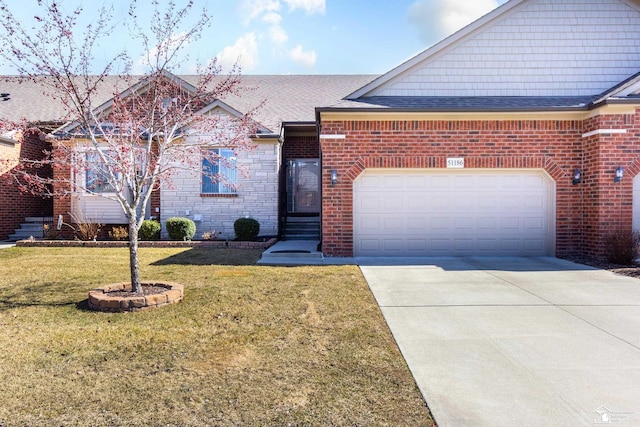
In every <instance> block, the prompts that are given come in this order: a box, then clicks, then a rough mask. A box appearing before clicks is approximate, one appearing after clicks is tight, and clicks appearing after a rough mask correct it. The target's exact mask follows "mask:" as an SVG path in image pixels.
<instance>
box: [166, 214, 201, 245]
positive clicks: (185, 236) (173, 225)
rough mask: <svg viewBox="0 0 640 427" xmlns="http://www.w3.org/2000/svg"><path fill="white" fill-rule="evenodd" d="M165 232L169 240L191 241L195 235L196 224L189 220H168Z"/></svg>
mask: <svg viewBox="0 0 640 427" xmlns="http://www.w3.org/2000/svg"><path fill="white" fill-rule="evenodd" d="M167 232H168V233H169V238H171V240H191V239H192V238H193V235H194V234H196V223H195V222H193V221H191V220H190V219H189V218H169V219H167Z"/></svg>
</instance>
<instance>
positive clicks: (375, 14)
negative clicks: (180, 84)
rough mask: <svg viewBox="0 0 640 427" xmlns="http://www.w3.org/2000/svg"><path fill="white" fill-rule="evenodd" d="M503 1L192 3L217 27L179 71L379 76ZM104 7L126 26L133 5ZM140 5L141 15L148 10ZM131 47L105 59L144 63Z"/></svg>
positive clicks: (17, 3)
mask: <svg viewBox="0 0 640 427" xmlns="http://www.w3.org/2000/svg"><path fill="white" fill-rule="evenodd" d="M6 1H7V3H8V4H9V7H10V8H12V9H13V10H15V13H16V14H18V15H20V16H22V17H23V19H26V20H29V19H30V18H31V17H32V15H33V14H34V12H33V10H35V7H34V8H31V7H25V6H26V5H27V4H29V3H33V4H34V6H35V3H36V1H35V0H6ZM160 1H161V3H162V1H164V0H160ZM505 1H506V0H237V1H234V0H194V3H195V8H194V12H195V13H194V14H195V15H197V11H199V10H201V9H202V8H203V7H206V9H207V10H208V12H209V14H210V16H211V18H212V19H211V25H210V27H209V28H207V30H206V32H205V34H204V36H203V38H202V39H201V40H198V41H194V42H192V43H191V44H190V45H189V52H190V59H189V61H187V62H185V63H184V64H183V65H182V66H181V67H180V69H179V70H175V71H178V72H182V73H188V72H191V71H193V70H194V69H195V65H194V64H195V60H196V59H197V60H198V61H200V62H206V61H207V60H209V59H210V58H213V57H217V58H218V60H219V61H220V62H221V64H223V65H225V66H227V65H229V64H231V63H233V62H234V61H235V60H236V59H237V58H240V63H241V65H242V72H243V73H244V74H380V73H384V72H386V71H389V70H390V69H392V68H393V67H395V66H397V65H399V64H400V63H402V62H404V61H405V60H407V59H409V58H411V57H412V56H414V55H415V54H417V53H419V52H421V51H422V50H424V49H426V48H427V47H429V46H430V45H432V44H433V43H436V42H438V41H439V40H441V39H442V38H444V37H446V36H447V35H449V34H451V33H453V32H455V31H456V30H458V29H459V28H461V27H462V26H464V25H466V24H468V23H469V22H471V21H473V20H474V19H476V18H478V17H480V16H482V15H484V14H486V13H488V12H489V11H491V10H492V9H494V8H496V7H498V6H499V5H500V4H502V3H505ZM176 2H177V3H178V4H183V3H184V0H176ZM59 3H60V4H62V6H63V7H64V8H66V9H68V10H72V9H73V6H74V5H76V4H78V3H80V4H83V5H84V8H85V15H86V16H87V17H90V16H91V15H92V13H93V14H95V10H96V9H97V5H99V4H101V3H100V0H59ZM102 3H103V4H106V5H112V6H113V8H114V18H115V19H116V20H118V21H121V22H122V21H125V20H126V19H127V11H128V6H127V5H128V3H129V2H128V0H103V2H102ZM140 4H141V6H140V9H141V15H142V14H144V12H143V11H144V9H145V7H146V5H147V2H146V1H144V0H140ZM24 22H26V21H24ZM180 30H181V29H179V28H177V29H176V33H179V32H180ZM130 43H131V42H130V37H129V36H128V35H127V34H126V31H117V32H115V33H114V34H113V36H112V38H111V39H110V40H109V41H108V43H105V44H104V46H103V49H105V53H104V54H105V55H108V54H109V52H110V50H109V49H113V47H118V48H120V47H125V46H126V47H127V48H128V49H129V50H130V53H131V55H132V56H133V57H136V55H138V56H139V55H140V54H141V53H142V52H140V51H139V50H137V47H136V46H133V45H127V44H130ZM98 56H99V55H98ZM0 70H1V71H3V72H5V73H6V72H7V71H8V70H6V69H2V68H1V67H0Z"/></svg>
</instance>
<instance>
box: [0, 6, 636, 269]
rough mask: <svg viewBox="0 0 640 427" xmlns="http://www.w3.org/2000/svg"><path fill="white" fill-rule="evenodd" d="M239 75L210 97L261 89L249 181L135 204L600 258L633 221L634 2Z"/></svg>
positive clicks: (204, 221) (329, 248) (378, 244)
mask: <svg viewBox="0 0 640 427" xmlns="http://www.w3.org/2000/svg"><path fill="white" fill-rule="evenodd" d="M114 78H117V77H114ZM181 78H182V79H184V80H185V81H186V82H188V81H189V79H190V78H194V77H193V76H181ZM243 78H244V80H245V83H246V84H247V85H249V86H252V87H255V88H256V90H255V91H252V92H251V93H250V95H249V96H247V97H243V98H238V99H234V98H230V99H224V100H221V101H222V102H223V103H224V105H225V106H226V107H229V108H230V109H232V110H236V111H239V112H242V111H243V109H245V108H246V107H247V106H248V105H252V104H253V103H255V101H256V99H264V100H265V101H266V103H267V104H266V107H265V108H264V110H263V111H262V112H261V115H260V117H259V118H258V121H259V123H260V125H261V129H262V131H261V132H260V133H257V134H256V135H254V140H255V142H256V143H257V146H258V147H259V148H258V149H257V150H256V151H255V152H254V153H253V155H249V156H247V158H244V159H239V158H238V159H236V161H237V162H244V163H245V164H246V165H248V166H249V170H251V171H252V172H250V175H249V180H248V181H246V182H241V181H240V178H238V186H239V187H238V188H239V190H238V193H237V194H234V195H233V196H232V197H230V196H229V195H226V196H225V195H224V194H223V193H221V192H220V190H219V189H217V190H216V189H212V190H211V193H207V192H206V191H204V187H203V182H202V181H201V180H198V179H195V180H193V181H191V182H186V181H185V182H181V183H179V185H176V190H175V191H164V190H163V191H162V192H160V194H159V195H158V197H156V198H155V199H154V201H153V205H152V206H151V209H150V215H155V214H157V215H159V217H160V218H161V219H163V218H167V217H168V216H174V215H179V216H190V217H192V218H195V219H198V224H199V232H205V231H211V230H217V231H222V232H223V233H227V234H228V233H229V227H230V224H231V223H232V222H233V220H234V219H235V218H237V217H240V216H253V217H255V218H256V219H258V220H259V222H260V223H261V226H262V227H263V231H262V232H263V233H264V234H278V235H280V236H281V237H284V238H288V237H291V235H292V234H293V235H295V234H296V233H299V231H298V230H297V229H296V226H297V225H299V224H300V223H302V224H305V223H306V225H305V226H309V223H311V224H313V223H314V221H315V223H316V224H318V227H319V231H316V232H317V233H318V234H317V236H315V237H312V238H317V239H318V240H319V241H320V242H321V247H322V251H323V253H324V254H325V255H327V256H354V255H355V256H445V255H461V256H471V255H487V256H502V255H523V256H541V255H550V256H553V255H558V256H563V255H570V254H583V255H587V256H597V257H600V256H603V255H604V251H605V249H604V242H605V241H606V239H607V237H608V236H610V235H611V234H613V233H615V232H617V231H620V230H622V231H624V232H630V231H631V230H640V1H638V0H510V1H508V2H506V3H505V4H503V5H502V6H500V7H498V8H497V9H495V10H494V11H492V12H490V13H489V14H487V15H485V16H483V17H482V18H480V19H478V20H477V21H475V22H473V23H472V24H470V25H468V26H467V27H465V28H463V29H462V30H460V31H458V32H456V33H455V34H453V35H451V36H449V37H447V38H446V39H444V40H442V41H441V42H439V43H437V44H435V45H433V46H431V47H430V48H428V49H427V50H425V51H424V52H422V53H420V54H418V55H417V56H415V57H414V58H412V59H410V60H408V61H407V62H405V63H403V64H401V65H399V66H398V67H396V68H395V69H393V70H391V71H389V72H388V73H386V74H384V75H382V76H377V77H375V76H244V77H243ZM24 89H25V87H24V86H23V87H22V88H20V87H15V88H14V87H12V88H11V90H12V91H14V90H15V91H16V93H18V92H19V91H20V90H24ZM3 90H4V89H3ZM7 91H9V90H7ZM12 99H13V97H12ZM16 99H19V98H16ZM7 104H8V102H3V103H0V116H1V115H2V114H3V113H4V112H6V108H7V107H8V105H7ZM16 110H17V109H16ZM38 114H39V116H38V117H34V118H31V119H30V120H32V121H38V120H43V119H46V120H52V118H54V117H55V115H52V114H48V115H47V113H46V112H44V111H40V112H39V113H38ZM28 119H29V118H28ZM90 206H91V203H89V204H85V209H89V210H90V209H91V207H90ZM70 210H71V206H70V205H69V204H68V202H65V201H61V200H56V201H55V202H54V208H53V211H54V212H53V213H54V214H56V215H57V214H58V213H63V212H68V211H70ZM103 219H104V218H103ZM307 232H309V231H308V230H306V231H304V232H303V233H301V235H305V234H304V233H307ZM310 235H311V236H313V234H310Z"/></svg>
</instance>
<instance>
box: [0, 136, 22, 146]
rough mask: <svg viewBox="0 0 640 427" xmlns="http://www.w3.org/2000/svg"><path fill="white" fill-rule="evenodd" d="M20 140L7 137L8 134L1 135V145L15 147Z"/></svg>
mask: <svg viewBox="0 0 640 427" xmlns="http://www.w3.org/2000/svg"><path fill="white" fill-rule="evenodd" d="M18 143H19V142H18V141H16V140H15V139H13V138H7V137H6V136H2V135H0V145H4V146H7V147H15V146H16V144H18Z"/></svg>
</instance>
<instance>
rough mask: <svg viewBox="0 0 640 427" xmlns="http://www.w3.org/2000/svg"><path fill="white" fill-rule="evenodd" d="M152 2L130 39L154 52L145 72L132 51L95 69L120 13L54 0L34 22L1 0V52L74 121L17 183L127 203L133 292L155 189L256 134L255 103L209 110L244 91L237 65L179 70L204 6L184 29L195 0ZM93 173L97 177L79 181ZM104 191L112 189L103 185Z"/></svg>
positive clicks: (19, 171)
mask: <svg viewBox="0 0 640 427" xmlns="http://www.w3.org/2000/svg"><path fill="white" fill-rule="evenodd" d="M151 3H152V8H153V16H152V18H151V19H150V20H146V21H145V22H144V23H143V25H142V24H141V23H140V22H139V21H140V20H139V19H138V15H137V12H138V5H137V2H136V1H135V0H132V2H131V4H130V8H129V17H128V18H129V19H128V23H129V27H128V29H129V31H130V32H131V37H132V39H135V40H138V41H140V42H141V45H142V46H144V49H145V52H146V53H145V55H144V57H143V58H142V60H141V64H142V66H143V67H144V69H145V71H144V72H143V73H142V74H136V75H134V74H133V73H132V72H131V70H132V65H133V60H132V59H131V57H130V55H129V54H128V53H127V52H118V53H115V54H113V55H112V57H111V58H110V59H108V60H107V62H106V63H104V62H103V63H102V64H103V65H102V68H101V70H100V71H98V72H96V71H95V67H96V66H98V62H97V61H96V60H95V59H94V58H95V57H96V52H97V51H98V49H99V47H100V42H102V41H104V40H106V38H107V37H108V35H109V34H110V33H111V32H112V31H115V27H114V25H113V24H112V22H113V10H112V9H107V8H102V9H100V11H99V13H98V18H97V19H93V20H92V22H91V23H90V24H87V25H85V26H81V25H79V18H80V17H81V16H82V14H83V12H84V11H83V9H82V8H81V7H79V8H77V9H74V10H73V11H71V12H69V13H66V12H65V11H63V10H62V9H61V7H60V5H59V4H58V3H56V2H55V1H54V0H38V6H39V11H40V14H39V15H35V16H34V17H33V21H32V22H21V21H20V20H18V18H17V17H16V15H15V14H14V12H13V11H12V10H11V8H10V7H9V6H8V5H7V2H6V1H5V0H0V21H1V22H0V30H2V33H1V34H0V44H1V45H2V46H0V55H2V57H3V58H4V60H5V62H6V63H9V64H12V65H13V67H14V68H15V70H16V72H17V73H18V74H19V75H20V76H21V77H22V78H24V79H28V80H30V81H31V82H34V83H36V84H38V85H39V86H40V87H41V88H42V93H43V96H44V97H46V102H59V103H60V104H61V105H62V106H63V107H64V111H65V116H64V117H63V118H62V119H63V120H64V121H65V122H66V124H65V125H64V126H62V127H61V128H60V129H58V131H57V132H56V133H55V134H56V137H55V138H54V139H53V141H52V144H53V150H52V152H51V153H48V155H47V156H46V158H45V159H44V160H39V161H33V160H27V159H23V161H22V165H21V166H22V167H21V168H16V169H15V171H16V172H15V174H16V179H17V180H19V181H20V182H21V183H22V185H23V186H24V188H25V189H28V190H29V191H31V192H33V193H35V194H41V195H49V196H55V197H60V196H63V195H68V194H69V193H70V192H75V191H83V192H86V193H89V194H94V195H97V196H101V197H106V198H109V199H112V200H115V201H116V202H117V203H119V205H120V207H121V208H122V211H123V212H124V214H125V216H126V218H127V219H128V229H129V251H130V257H129V258H130V267H131V268H130V270H131V283H132V287H133V290H134V291H135V292H141V291H142V287H141V279H140V268H139V263H138V231H139V230H140V227H141V225H142V221H143V220H144V213H143V212H144V207H146V206H147V205H148V204H149V201H150V197H151V194H152V192H153V191H157V190H158V189H159V188H160V187H161V186H165V185H171V177H172V175H173V174H175V173H176V171H179V170H184V169H188V170H191V171H193V172H194V173H202V163H201V162H202V158H203V156H205V157H208V158H210V159H211V161H218V162H222V161H224V159H222V158H220V157H219V156H217V155H216V154H215V153H216V152H215V150H210V149H208V148H209V147H211V146H213V145H220V146H224V147H231V148H233V149H234V150H244V149H251V147H252V143H251V140H250V138H249V135H250V134H251V133H252V132H253V131H255V123H254V122H253V120H252V115H253V113H254V112H255V109H254V110H252V111H250V112H248V113H245V114H242V115H235V116H230V115H228V114H220V113H219V112H217V111H218V110H215V109H212V108H211V107H210V106H211V105H215V102H216V101H217V100H220V99H223V98H225V97H227V96H230V95H239V94H240V92H241V90H242V89H241V86H240V83H241V82H240V70H239V69H238V68H237V67H234V69H233V70H232V71H231V72H230V73H228V74H225V75H221V74H220V71H221V70H220V67H219V66H218V65H217V63H216V61H215V60H212V61H210V62H208V63H207V64H205V65H204V66H201V67H199V70H198V73H197V82H195V84H194V83H187V82H185V81H183V80H182V79H180V78H177V77H176V76H175V75H174V74H173V73H172V71H173V70H174V69H175V68H176V67H177V66H179V65H180V64H181V62H182V61H184V60H185V58H186V55H187V52H186V48H187V46H188V44H189V43H190V42H192V41H193V40H195V39H197V38H199V37H200V36H201V35H202V32H203V31H204V30H205V29H207V28H208V25H209V16H208V15H207V12H206V10H203V11H202V12H201V13H199V14H197V16H196V19H195V22H194V23H193V24H192V25H190V26H189V29H187V30H185V31H181V32H179V33H178V32H176V31H177V29H180V28H182V26H183V25H185V23H186V21H187V20H188V18H189V17H190V16H191V15H192V14H193V12H194V11H193V2H192V1H189V2H187V3H186V5H184V6H182V7H177V6H176V4H175V3H174V2H173V1H170V2H169V3H168V4H167V5H166V6H161V5H160V4H159V1H157V0H154V1H152V2H151ZM163 3H164V2H163ZM118 30H122V29H118ZM114 73H116V74H117V76H118V77H117V78H113V74H114ZM107 85H111V86H109V91H110V93H111V95H112V98H111V99H110V100H109V101H108V102H106V103H104V102H103V103H100V104H99V105H98V101H96V98H98V94H99V93H100V92H101V91H102V93H104V88H105V87H106V86H107ZM258 107H259V106H256V108H258ZM216 157H217V158H216ZM42 166H51V167H53V170H54V171H55V172H56V173H54V175H53V178H51V177H47V178H43V177H40V176H38V175H37V174H34V173H30V171H31V170H33V169H34V168H35V169H37V168H39V167H42ZM87 171H90V172H91V176H92V177H93V178H94V179H91V180H81V179H77V177H78V176H86V173H87ZM211 179H215V180H221V179H224V178H223V177H221V176H219V175H216V176H213V177H211ZM105 187H108V188H109V191H108V192H105V191H102V190H104V188H105Z"/></svg>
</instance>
